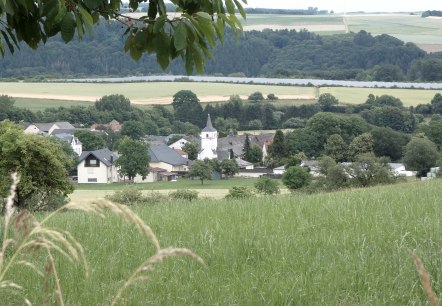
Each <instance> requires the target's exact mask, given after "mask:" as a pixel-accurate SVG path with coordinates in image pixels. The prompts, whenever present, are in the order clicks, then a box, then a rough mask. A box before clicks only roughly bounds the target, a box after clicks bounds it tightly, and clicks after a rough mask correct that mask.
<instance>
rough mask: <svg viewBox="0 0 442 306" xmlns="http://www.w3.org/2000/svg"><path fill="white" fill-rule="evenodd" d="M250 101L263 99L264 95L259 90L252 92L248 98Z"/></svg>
mask: <svg viewBox="0 0 442 306" xmlns="http://www.w3.org/2000/svg"><path fill="white" fill-rule="evenodd" d="M248 99H249V100H250V101H254V102H258V101H262V100H264V96H263V95H262V93H261V92H259V91H255V92H254V93H251V94H250V96H249V98H248Z"/></svg>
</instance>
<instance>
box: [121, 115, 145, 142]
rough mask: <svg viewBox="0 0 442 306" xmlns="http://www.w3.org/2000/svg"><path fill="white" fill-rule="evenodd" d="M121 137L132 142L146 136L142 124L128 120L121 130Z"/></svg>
mask: <svg viewBox="0 0 442 306" xmlns="http://www.w3.org/2000/svg"><path fill="white" fill-rule="evenodd" d="M121 135H123V136H127V137H129V138H132V139H134V140H139V139H141V138H142V137H144V136H146V130H145V129H144V124H143V123H142V122H140V121H135V120H130V121H126V122H124V124H123V127H122V128H121Z"/></svg>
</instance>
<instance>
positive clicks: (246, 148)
mask: <svg viewBox="0 0 442 306" xmlns="http://www.w3.org/2000/svg"><path fill="white" fill-rule="evenodd" d="M250 150H251V146H250V137H249V134H246V139H245V140H244V146H243V148H242V153H243V155H242V156H243V158H244V160H247V161H250Z"/></svg>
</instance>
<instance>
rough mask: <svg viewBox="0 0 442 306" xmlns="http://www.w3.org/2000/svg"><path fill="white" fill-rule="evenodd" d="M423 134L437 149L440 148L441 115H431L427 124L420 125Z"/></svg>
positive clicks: (441, 134)
mask: <svg viewBox="0 0 442 306" xmlns="http://www.w3.org/2000/svg"><path fill="white" fill-rule="evenodd" d="M422 130H423V132H424V133H425V135H426V136H427V137H428V139H430V140H431V141H432V142H434V143H435V144H436V145H437V147H438V148H439V150H441V149H442V117H440V116H437V117H433V118H432V119H431V121H430V122H429V123H428V125H424V126H423V127H422Z"/></svg>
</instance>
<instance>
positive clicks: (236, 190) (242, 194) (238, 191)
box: [226, 187, 253, 199]
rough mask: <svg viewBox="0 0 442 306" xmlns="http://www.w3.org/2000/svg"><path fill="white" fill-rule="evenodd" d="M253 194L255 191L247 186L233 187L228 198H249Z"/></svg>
mask: <svg viewBox="0 0 442 306" xmlns="http://www.w3.org/2000/svg"><path fill="white" fill-rule="evenodd" d="M252 196H253V192H252V191H251V190H250V189H249V188H247V187H232V188H231V189H229V194H228V195H226V199H247V198H250V197H252Z"/></svg>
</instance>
